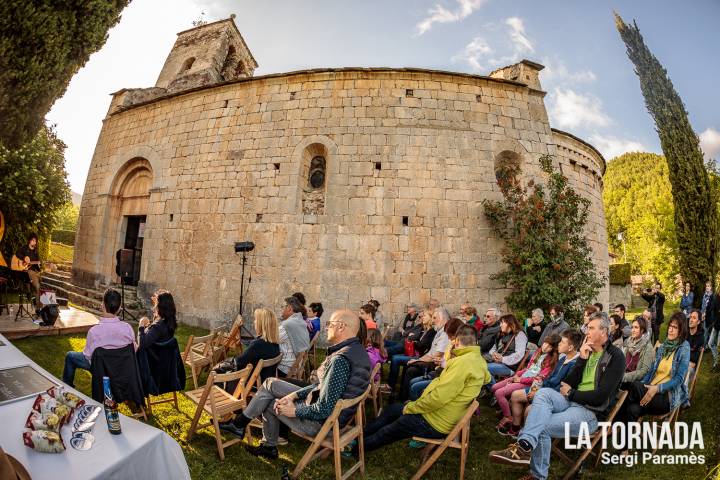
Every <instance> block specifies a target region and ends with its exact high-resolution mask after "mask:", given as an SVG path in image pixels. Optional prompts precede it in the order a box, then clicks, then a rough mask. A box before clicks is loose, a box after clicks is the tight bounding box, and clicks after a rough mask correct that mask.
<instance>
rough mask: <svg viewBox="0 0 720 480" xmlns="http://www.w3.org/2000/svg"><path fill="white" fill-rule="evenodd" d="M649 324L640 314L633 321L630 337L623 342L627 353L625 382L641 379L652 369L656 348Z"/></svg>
mask: <svg viewBox="0 0 720 480" xmlns="http://www.w3.org/2000/svg"><path fill="white" fill-rule="evenodd" d="M650 335H651V334H650V333H649V332H648V324H647V322H646V321H645V319H644V318H643V317H641V316H638V317H637V318H636V319H635V320H633V323H632V330H631V332H630V337H629V338H628V339H627V340H625V343H624V344H623V348H622V350H623V353H624V354H625V375H623V382H634V381H636V380H640V379H641V378H643V377H644V376H645V374H646V373H647V372H648V370H650V367H651V366H652V362H653V360H654V359H655V349H654V348H653V344H652V342H651V341H650Z"/></svg>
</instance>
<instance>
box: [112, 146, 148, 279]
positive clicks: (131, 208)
mask: <svg viewBox="0 0 720 480" xmlns="http://www.w3.org/2000/svg"><path fill="white" fill-rule="evenodd" d="M152 180H153V174H152V167H151V166H150V162H149V161H148V160H146V159H145V158H141V157H137V158H133V159H132V160H130V161H128V162H127V163H125V165H123V166H122V167H121V168H120V170H119V171H118V172H117V174H116V175H115V179H114V180H113V184H112V187H111V190H110V196H111V202H110V222H109V225H108V226H109V229H108V230H109V232H113V231H114V232H116V234H115V236H114V241H112V242H110V244H112V245H113V246H114V248H113V249H112V251H111V252H110V254H111V258H112V260H113V265H112V273H111V276H113V277H114V276H115V275H114V274H115V264H116V261H117V258H116V252H117V251H118V250H121V249H126V250H129V251H130V252H131V253H130V255H131V256H132V260H131V262H130V263H131V265H132V268H131V269H130V270H128V271H126V273H127V274H128V275H127V276H126V277H125V282H126V284H128V285H137V283H138V281H139V280H140V279H141V278H142V249H143V244H144V239H145V232H146V228H145V225H146V219H147V214H148V204H149V202H150V189H151V187H152ZM116 280H119V278H116Z"/></svg>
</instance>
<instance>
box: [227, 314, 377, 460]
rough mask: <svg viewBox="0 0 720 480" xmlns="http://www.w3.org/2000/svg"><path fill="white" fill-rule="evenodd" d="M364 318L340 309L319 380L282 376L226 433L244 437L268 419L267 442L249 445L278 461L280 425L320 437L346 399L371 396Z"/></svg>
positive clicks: (344, 419)
mask: <svg viewBox="0 0 720 480" xmlns="http://www.w3.org/2000/svg"><path fill="white" fill-rule="evenodd" d="M359 325H360V319H359V318H358V317H357V315H355V314H354V313H353V312H351V311H349V310H338V311H336V312H334V313H333V314H332V316H331V317H330V321H329V322H328V324H327V340H328V343H329V344H330V345H331V346H330V347H328V355H327V357H326V358H325V360H324V361H323V363H322V365H321V366H320V368H318V369H317V373H316V377H317V378H316V380H315V382H314V383H311V384H310V385H308V386H307V387H299V386H297V385H294V384H292V383H288V382H285V381H283V380H281V379H278V378H269V379H267V380H265V382H263V386H262V387H261V388H260V390H258V392H257V393H256V394H255V396H254V397H253V398H252V400H251V401H250V403H249V404H248V406H247V407H245V409H243V410H242V411H241V412H240V413H238V414H237V415H236V416H235V418H234V419H233V420H231V421H229V422H224V423H221V424H220V428H221V429H222V430H224V431H226V432H229V433H232V434H233V435H235V436H237V437H239V438H243V437H244V436H245V429H246V428H247V426H248V424H249V423H250V422H251V421H252V420H253V419H255V418H262V422H263V427H262V429H263V441H262V443H261V444H260V445H259V446H257V447H254V446H249V445H248V446H247V447H246V448H247V450H248V451H249V452H250V453H251V454H253V455H256V456H262V457H265V458H269V459H275V458H277V457H278V450H277V445H278V435H279V428H280V423H282V424H285V425H287V426H288V427H290V429H292V430H295V431H297V432H299V433H302V434H305V435H308V436H311V437H313V436H315V435H317V433H318V432H319V431H320V429H321V428H322V425H323V423H324V422H325V420H326V419H327V418H328V417H329V416H330V415H331V414H332V411H333V410H334V409H335V404H336V403H337V401H338V400H340V399H351V398H356V397H358V396H359V395H362V394H363V393H365V390H366V389H367V386H368V384H369V382H370V360H369V359H368V356H367V352H366V351H365V348H364V346H363V345H362V344H361V343H360V340H359V339H358V337H357V335H358V328H359ZM354 414H355V409H353V408H349V409H346V410H343V411H342V413H341V414H340V418H339V422H340V425H341V426H344V425H346V424H347V423H348V422H349V421H350V419H351V418H352V416H353V415H354Z"/></svg>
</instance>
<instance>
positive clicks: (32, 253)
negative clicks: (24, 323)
mask: <svg viewBox="0 0 720 480" xmlns="http://www.w3.org/2000/svg"><path fill="white" fill-rule="evenodd" d="M37 242H38V237H37V235H36V234H35V233H31V234H30V235H29V236H28V241H27V244H26V245H23V246H22V247H20V248H19V249H18V251H17V253H15V256H16V257H17V258H18V259H19V260H20V261H21V262H23V263H24V266H28V268H27V271H26V273H27V275H28V277H29V281H30V283H32V286H33V290H34V291H35V306H36V307H37V308H40V307H41V305H40V258H39V257H38V251H37Z"/></svg>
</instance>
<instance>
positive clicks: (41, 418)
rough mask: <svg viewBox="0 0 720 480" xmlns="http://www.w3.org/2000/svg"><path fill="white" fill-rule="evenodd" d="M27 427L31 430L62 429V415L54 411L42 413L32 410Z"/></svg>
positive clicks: (26, 423) (56, 430)
mask: <svg viewBox="0 0 720 480" xmlns="http://www.w3.org/2000/svg"><path fill="white" fill-rule="evenodd" d="M25 427H26V428H29V429H30V430H50V431H52V432H58V431H60V417H58V416H57V415H56V414H54V413H46V414H42V413H40V412H36V411H34V410H33V411H32V412H30V416H28V419H27V421H26V422H25Z"/></svg>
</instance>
